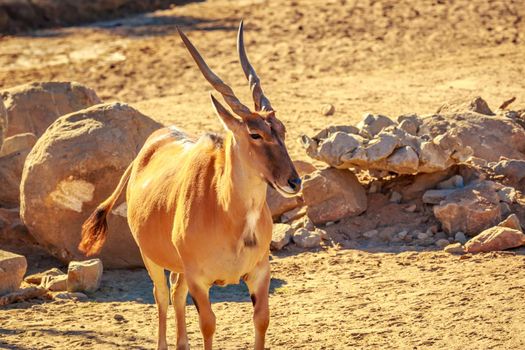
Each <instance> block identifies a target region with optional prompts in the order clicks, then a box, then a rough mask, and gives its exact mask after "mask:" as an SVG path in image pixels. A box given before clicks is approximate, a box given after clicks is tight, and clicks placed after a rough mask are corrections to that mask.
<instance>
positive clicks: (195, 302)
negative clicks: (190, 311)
mask: <svg viewBox="0 0 525 350" xmlns="http://www.w3.org/2000/svg"><path fill="white" fill-rule="evenodd" d="M190 297H191V300H193V305H195V308H196V309H197V313H199V304H197V300H195V298H194V297H193V295H191V294H190Z"/></svg>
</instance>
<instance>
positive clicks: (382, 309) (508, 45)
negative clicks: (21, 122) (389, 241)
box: [0, 0, 525, 349]
mask: <svg viewBox="0 0 525 350" xmlns="http://www.w3.org/2000/svg"><path fill="white" fill-rule="evenodd" d="M414 3H417V5H414ZM524 16H525V6H523V4H522V2H521V1H519V0H516V1H504V2H503V1H467V0H463V1H459V0H450V1H418V2H414V1H408V0H405V1H394V0H392V1H386V0H381V1H373V0H362V1H344V0H338V1H316V0H304V1H299V0H283V1H263V0H251V1H250V0H242V1H241V0H238V1H220V0H217V1H208V2H204V3H195V4H190V5H186V6H181V7H176V8H173V9H170V10H166V11H158V12H156V13H154V14H148V15H144V16H139V17H134V18H131V19H126V20H118V21H112V22H105V23H98V24H95V25H91V26H85V27H74V28H67V29H59V30H48V31H40V32H36V33H32V34H27V35H19V36H14V37H3V38H1V39H0V88H5V87H9V86H13V85H17V84H20V83H26V82H29V81H34V80H51V79H52V80H75V81H78V82H81V83H84V84H86V85H88V86H90V87H92V88H94V89H95V90H96V91H97V93H98V94H99V95H100V96H101V97H102V98H103V99H104V100H106V101H113V100H121V101H125V102H128V103H131V104H132V105H133V106H135V107H136V108H138V109H139V110H141V111H142V112H143V113H145V114H147V115H150V116H152V117H153V118H155V119H158V120H160V121H162V122H164V123H166V124H168V123H169V124H176V125H178V126H179V127H183V128H186V129H188V130H189V131H192V132H195V133H202V132H203V131H205V130H206V131H219V130H220V129H219V123H218V122H217V121H216V117H215V116H214V115H213V113H212V110H211V108H210V103H209V97H208V92H209V91H210V88H209V86H208V85H207V83H206V82H205V81H204V79H203V78H202V77H201V76H200V73H199V72H198V71H197V69H196V68H195V66H194V64H193V62H191V61H190V57H189V55H188V54H187V52H186V51H184V49H183V47H182V44H181V42H180V39H179V38H178V36H177V34H176V31H175V25H179V26H181V27H182V28H183V29H184V30H186V32H187V33H188V35H189V37H190V38H191V39H192V40H193V42H194V43H195V45H196V46H197V47H198V48H199V49H200V50H201V52H202V53H203V55H204V56H205V57H206V58H207V60H208V63H209V64H210V66H211V67H212V68H213V69H215V70H216V72H217V73H218V74H219V75H221V76H222V77H223V78H224V80H226V81H228V82H230V83H231V84H232V86H233V88H234V89H235V91H236V92H237V93H238V95H239V97H241V98H243V99H244V101H249V99H248V98H249V91H248V89H247V84H246V82H245V81H244V78H243V76H242V72H241V69H240V67H239V65H238V63H237V57H236V51H235V35H236V33H235V30H236V26H237V24H238V21H239V19H240V18H241V17H243V18H244V19H245V23H246V42H247V46H248V53H249V55H250V58H251V60H252V63H253V64H254V66H255V67H256V69H257V70H258V73H259V75H260V76H261V78H262V81H263V84H264V85H263V86H264V88H265V90H266V92H267V95H268V96H269V97H270V98H271V100H272V104H273V106H274V107H275V108H276V110H277V111H278V115H279V117H280V118H281V119H282V120H283V121H284V122H285V124H286V125H287V128H288V130H289V137H288V146H289V148H290V150H291V154H292V156H293V157H295V158H303V159H306V155H305V154H304V152H303V151H302V149H301V147H300V146H299V144H298V143H297V142H296V140H297V138H298V137H299V135H300V134H302V133H307V134H312V133H313V132H315V131H317V130H320V129H322V128H323V127H325V126H326V125H328V124H341V123H345V124H348V123H356V122H357V121H359V119H360V118H361V115H362V114H363V113H365V112H368V111H371V112H375V113H382V114H386V115H389V116H392V117H396V116H397V115H399V114H404V113H410V112H418V113H420V114H425V113H432V112H434V111H435V110H436V109H437V108H438V107H439V106H440V104H441V103H442V102H445V101H448V100H451V99H454V98H457V97H465V96H471V95H481V96H483V97H484V98H485V99H487V101H488V102H489V104H490V105H491V106H492V107H493V108H496V107H497V106H498V105H499V104H500V103H501V102H502V101H504V100H506V99H508V98H509V97H511V96H516V97H517V102H516V104H517V105H519V106H523V105H525V102H524V101H525V80H524V79H523V76H524V73H525V65H524V64H523V60H524V58H525V46H524V43H525V21H524V20H523V17H524ZM326 103H332V104H334V105H335V108H336V113H335V115H333V116H330V117H325V116H323V115H322V114H321V108H322V106H323V105H324V104H326ZM407 224H408V223H407ZM389 249H390V248H387V247H385V248H384V249H383V248H381V247H378V248H377V249H376V252H365V251H362V250H352V249H346V250H344V249H343V250H336V249H334V248H330V249H323V250H320V251H315V252H306V253H298V252H296V251H290V252H285V253H283V254H280V255H279V256H276V257H274V259H273V260H272V270H273V278H274V280H273V284H272V295H271V310H272V315H273V317H272V321H271V326H270V329H269V337H268V347H269V348H271V349H353V348H355V349H365V348H366V349H522V348H525V336H524V335H523V334H525V333H524V327H525V326H524V324H525V322H524V321H525V320H524V318H525V316H524V315H525V313H524V311H525V307H524V306H523V302H522V296H523V292H524V291H523V289H524V288H525V283H524V282H525V280H524V278H525V273H524V272H523V271H524V269H523V268H524V267H525V265H524V263H525V260H524V257H523V256H522V255H521V254H518V255H507V254H505V255H498V254H488V255H480V256H476V257H472V258H468V259H460V258H459V257H455V256H448V255H445V254H444V253H440V252H432V251H425V252H388V251H389ZM43 267H44V266H43V265H42V264H41V265H38V266H37V265H34V264H33V265H32V266H31V269H32V270H39V269H43ZM212 294H213V299H214V309H215V311H216V313H217V319H218V327H217V335H216V340H217V348H219V349H245V348H248V347H249V346H250V344H251V342H252V338H253V337H252V325H251V303H250V302H249V298H248V296H247V294H246V293H245V292H244V290H243V289H242V288H241V287H228V288H226V289H221V290H214V291H213V293H212ZM188 313H189V317H188V323H189V329H190V331H191V333H190V340H191V343H192V345H193V346H194V347H196V348H198V347H199V346H200V344H201V342H200V335H199V332H198V326H197V316H196V312H195V310H194V308H193V307H192V306H188ZM116 314H119V315H122V316H123V317H124V321H117V320H116V319H115V317H114V316H115V315H116ZM169 317H170V322H171V327H170V332H169V341H170V344H173V341H174V340H175V335H174V323H173V322H174V320H173V313H170V315H169ZM117 318H118V317H117ZM155 328H156V310H155V306H154V304H153V303H152V296H151V288H150V282H149V279H148V277H147V275H146V273H145V272H144V271H143V270H137V271H109V272H107V273H106V274H105V276H104V284H103V287H102V289H101V291H99V292H97V293H95V294H94V295H91V296H90V300H89V301H87V302H63V303H57V302H52V303H44V304H41V305H40V304H39V303H38V302H31V303H23V304H17V305H12V306H10V307H8V308H7V309H6V310H0V348H2V347H4V348H8V349H114V348H122V349H152V348H154V346H155Z"/></svg>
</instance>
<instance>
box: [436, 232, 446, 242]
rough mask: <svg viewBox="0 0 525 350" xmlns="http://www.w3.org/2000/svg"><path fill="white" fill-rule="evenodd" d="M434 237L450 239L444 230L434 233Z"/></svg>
mask: <svg viewBox="0 0 525 350" xmlns="http://www.w3.org/2000/svg"><path fill="white" fill-rule="evenodd" d="M434 238H435V239H446V240H447V241H448V235H447V234H446V233H445V232H443V231H439V232H436V234H435V235H434Z"/></svg>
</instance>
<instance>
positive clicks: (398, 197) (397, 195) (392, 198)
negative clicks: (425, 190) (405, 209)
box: [390, 191, 403, 203]
mask: <svg viewBox="0 0 525 350" xmlns="http://www.w3.org/2000/svg"><path fill="white" fill-rule="evenodd" d="M402 199H403V196H401V193H399V192H396V191H394V192H392V194H391V195H390V202H392V203H400V202H401V200H402Z"/></svg>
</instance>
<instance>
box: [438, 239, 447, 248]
mask: <svg viewBox="0 0 525 350" xmlns="http://www.w3.org/2000/svg"><path fill="white" fill-rule="evenodd" d="M435 244H436V245H437V246H438V247H439V248H441V249H443V248H445V247H446V246H448V245H449V242H448V239H445V238H440V239H438V240H437V241H436V243H435Z"/></svg>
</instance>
